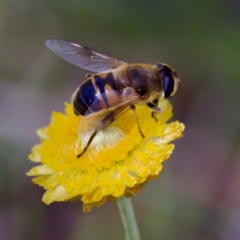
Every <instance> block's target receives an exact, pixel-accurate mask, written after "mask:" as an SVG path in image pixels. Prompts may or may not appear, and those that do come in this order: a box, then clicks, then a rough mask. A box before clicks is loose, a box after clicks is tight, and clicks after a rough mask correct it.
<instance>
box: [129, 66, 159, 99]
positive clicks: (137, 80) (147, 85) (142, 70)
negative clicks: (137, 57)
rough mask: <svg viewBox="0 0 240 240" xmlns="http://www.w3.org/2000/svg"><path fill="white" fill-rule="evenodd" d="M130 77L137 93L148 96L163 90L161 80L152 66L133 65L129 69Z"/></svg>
mask: <svg viewBox="0 0 240 240" xmlns="http://www.w3.org/2000/svg"><path fill="white" fill-rule="evenodd" d="M128 75H129V79H130V81H131V85H132V86H133V88H134V89H135V90H136V91H140V92H142V94H145V95H147V96H149V95H151V93H152V92H153V91H154V92H157V91H160V90H161V85H160V82H159V79H158V77H157V75H156V71H155V69H154V68H153V66H152V65H147V64H138V65H137V64H133V65H132V66H131V65H130V66H129V68H128Z"/></svg>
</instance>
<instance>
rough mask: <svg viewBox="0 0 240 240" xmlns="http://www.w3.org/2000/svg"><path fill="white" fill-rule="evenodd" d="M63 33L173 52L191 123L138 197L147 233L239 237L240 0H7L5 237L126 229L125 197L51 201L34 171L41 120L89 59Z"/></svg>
mask: <svg viewBox="0 0 240 240" xmlns="http://www.w3.org/2000/svg"><path fill="white" fill-rule="evenodd" d="M52 38H62V39H66V40H69V41H73V42H76V43H80V44H82V45H87V46H89V47H92V48H94V49H98V50H99V51H101V52H103V53H106V54H109V55H112V56H116V57H117V58H119V59H122V60H123V61H126V62H130V63H132V62H147V63H152V64H155V63H158V62H164V63H167V64H169V65H170V66H172V67H174V68H175V69H176V70H177V71H178V73H179V75H180V77H181V79H182V84H181V85H180V88H179V91H178V93H177V94H176V96H175V97H174V98H173V99H172V100H171V101H172V104H173V107H174V119H178V120H180V121H181V122H183V123H184V124H185V125H186V131H185V136H184V137H183V138H182V139H180V140H177V141H176V142H175V144H176V149H175V151H174V153H173V155H172V157H171V158H170V159H169V160H168V161H167V162H165V163H164V171H163V172H162V174H161V175H160V177H159V178H158V179H157V180H155V181H152V182H150V183H149V184H148V185H147V186H145V187H144V188H143V190H142V192H141V193H140V194H139V195H137V196H135V197H133V199H132V200H133V204H134V208H135V212H136V217H137V221H138V224H139V228H140V234H141V236H142V239H168V240H175V239H184V240H187V239H194V240H195V239H196V240H201V239H218V240H219V239H220V240H222V239H231V240H237V239H240V226H239V224H240V191H239V190H240V161H239V160H240V147H239V145H240V120H239V118H240V111H239V105H240V94H239V92H240V91H239V89H240V2H239V1H237V0H229V1H223V0H215V1H214V0H210V1H207V0H201V1H200V0H195V1H191V0H183V1H176V0H168V1H165V0H148V1H144V0H142V1H136V0H132V1H129V0H121V1H117V0H112V1H106V0H102V1H97V0H88V1H86V0H85V1H83V0H78V1H77V0H59V1H54V0H42V1H40V0H35V1H31V0H22V1H15V0H2V1H1V2H0V239H4V240H8V239H10V240H11V239H24V240H25V239H36V240H38V239H39V240H40V239H41V240H42V239H47V240H52V239H58V240H65V239H68V240H77V239H84V240H92V239H98V240H106V239H116V240H118V239H119V240H120V239H124V231H123V227H122V223H121V219H120V216H119V213H118V209H117V207H116V204H115V203H111V202H107V203H106V204H104V205H103V206H102V207H100V208H94V209H93V211H92V212H90V213H87V214H85V213H83V212H82V203H81V202H79V201H77V202H67V203H53V204H51V205H50V206H46V205H45V204H44V203H42V202H41V197H42V195H43V193H44V190H43V189H42V188H40V187H39V186H37V185H34V184H33V183H32V182H31V179H30V178H29V177H27V176H26V174H25V173H26V172H27V171H28V170H29V169H30V168H31V167H33V166H34V164H33V163H32V162H30V161H28V160H27V155H28V154H29V152H30V149H31V147H32V146H33V145H34V144H36V143H38V142H39V139H38V137H37V136H36V134H35V131H36V129H37V128H40V127H43V126H45V125H47V124H48V123H49V120H50V115H51V112H52V111H53V110H54V111H63V109H64V104H63V103H64V102H66V101H69V100H70V97H71V95H72V93H73V92H74V90H75V89H76V87H77V86H78V85H79V84H80V83H81V81H82V80H83V77H84V74H85V73H86V71H84V70H81V69H80V68H77V67H75V66H73V65H71V64H69V63H67V62H65V61H63V60H62V59H60V58H59V57H58V56H57V55H55V54H54V53H53V52H51V51H50V50H49V49H47V47H46V46H45V44H44V43H45V41H46V40H47V39H52Z"/></svg>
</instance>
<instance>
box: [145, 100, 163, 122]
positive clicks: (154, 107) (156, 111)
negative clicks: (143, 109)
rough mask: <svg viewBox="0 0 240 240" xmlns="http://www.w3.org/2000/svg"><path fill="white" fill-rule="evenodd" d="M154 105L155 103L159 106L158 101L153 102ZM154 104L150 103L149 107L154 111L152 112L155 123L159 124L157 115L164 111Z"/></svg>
mask: <svg viewBox="0 0 240 240" xmlns="http://www.w3.org/2000/svg"><path fill="white" fill-rule="evenodd" d="M153 103H155V104H156V105H157V104H158V99H155V100H154V101H153ZM153 103H151V102H149V103H147V106H148V107H150V108H151V109H152V110H153V111H152V118H154V119H155V121H156V122H157V121H158V120H157V116H156V114H157V113H161V112H162V110H161V108H159V107H157V106H156V105H155V104H153Z"/></svg>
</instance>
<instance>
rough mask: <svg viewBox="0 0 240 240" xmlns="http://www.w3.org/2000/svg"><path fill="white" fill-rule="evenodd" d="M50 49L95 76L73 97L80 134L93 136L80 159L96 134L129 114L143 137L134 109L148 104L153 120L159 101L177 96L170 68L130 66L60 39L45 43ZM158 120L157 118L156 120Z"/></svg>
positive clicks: (86, 81)
mask: <svg viewBox="0 0 240 240" xmlns="http://www.w3.org/2000/svg"><path fill="white" fill-rule="evenodd" d="M46 45H47V47H49V48H50V49H51V50H52V51H53V52H55V53H56V54H57V55H59V56H60V57H61V58H63V59H65V60H66V61H68V62H70V63H72V64H74V65H76V66H78V67H81V68H83V69H86V70H88V71H90V72H93V73H87V74H86V75H85V78H84V82H83V83H82V84H80V86H79V87H78V88H77V90H76V91H75V93H74V94H73V96H72V104H73V111H74V113H75V114H76V115H82V116H83V120H82V122H81V124H80V130H79V131H80V134H84V133H87V132H91V136H90V138H89V140H88V142H87V145H86V146H85V148H84V149H83V151H82V152H81V153H80V154H79V155H77V157H78V158H79V157H80V156H82V155H83V154H84V153H85V152H86V151H87V149H88V147H89V145H90V144H91V142H92V141H93V139H94V137H95V136H96V134H97V133H98V132H99V131H101V130H102V129H104V128H106V127H107V126H108V125H109V124H111V123H112V122H113V121H114V120H116V119H117V118H118V117H119V116H121V115H122V114H123V113H125V112H126V111H127V110H129V109H132V110H133V111H134V114H135V118H136V122H137V124H138V129H139V132H140V134H141V135H142V137H144V134H143V133H142V131H141V128H140V126H139V122H138V116H137V112H136V108H135V105H136V104H140V103H145V104H146V105H147V106H148V107H150V108H151V109H152V110H153V112H152V116H153V117H154V116H155V115H154V114H155V113H156V112H161V109H160V108H159V107H158V106H157V103H158V100H159V99H160V98H168V97H171V96H173V95H174V94H175V92H176V90H177V87H178V82H179V81H180V79H179V77H178V75H177V73H176V71H175V70H173V69H171V68H170V67H169V66H168V65H167V64H164V63H159V64H156V65H150V64H145V63H133V64H128V63H126V62H123V61H121V60H118V59H116V58H113V57H110V56H108V55H105V54H103V53H100V52H97V51H95V50H93V49H91V48H88V47H85V46H82V45H78V44H76V43H72V42H68V41H65V40H61V39H52V40H47V41H46ZM155 119H156V118H155Z"/></svg>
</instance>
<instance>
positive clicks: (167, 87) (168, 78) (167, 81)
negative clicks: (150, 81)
mask: <svg viewBox="0 0 240 240" xmlns="http://www.w3.org/2000/svg"><path fill="white" fill-rule="evenodd" d="M162 83H163V91H164V97H165V98H168V97H171V96H172V95H173V93H174V85H175V81H174V79H173V77H172V74H170V75H168V74H163V76H162Z"/></svg>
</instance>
